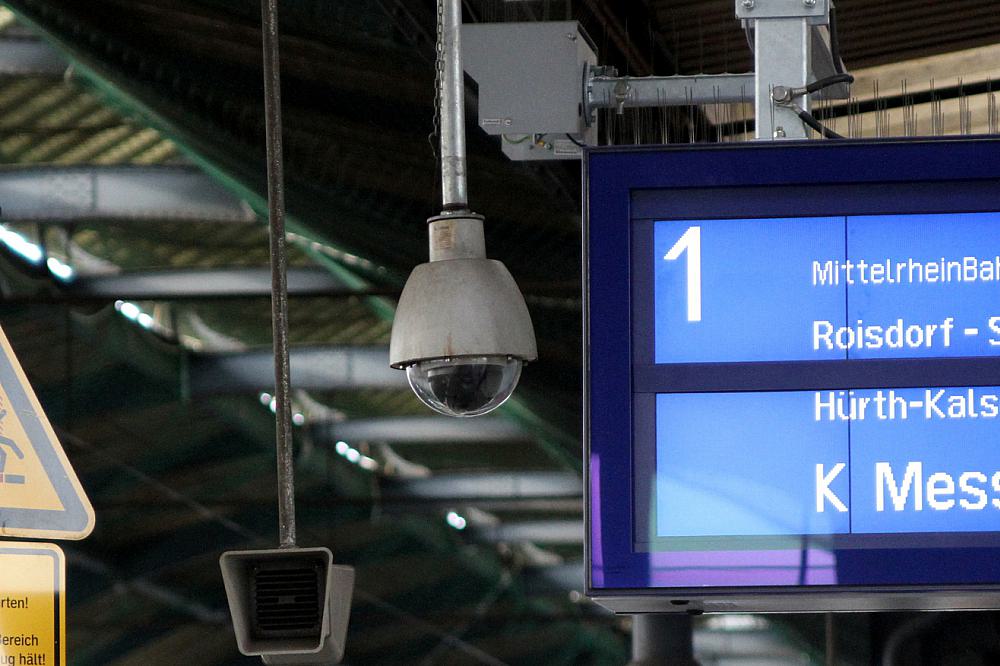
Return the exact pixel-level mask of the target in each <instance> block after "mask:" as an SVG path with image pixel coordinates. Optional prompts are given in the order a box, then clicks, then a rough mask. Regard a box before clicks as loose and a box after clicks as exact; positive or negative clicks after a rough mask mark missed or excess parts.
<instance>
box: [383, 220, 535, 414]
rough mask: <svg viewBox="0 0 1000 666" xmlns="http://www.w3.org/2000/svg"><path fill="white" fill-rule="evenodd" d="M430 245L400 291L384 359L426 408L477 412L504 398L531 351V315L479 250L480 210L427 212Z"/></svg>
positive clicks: (506, 276)
mask: <svg viewBox="0 0 1000 666" xmlns="http://www.w3.org/2000/svg"><path fill="white" fill-rule="evenodd" d="M430 245H431V248H430V255H431V261H429V262H428V263H426V264H421V265H419V266H417V267H416V268H415V269H414V270H413V272H412V273H411V274H410V277H409V279H408V280H407V281H406V286H405V287H404V289H403V293H402V295H401V296H400V299H399V307H398V308H397V310H396V317H395V320H394V321H393V326H392V339H391V342H390V344H389V363H390V365H392V367H394V368H399V369H405V370H406V376H407V379H408V380H409V383H410V386H411V388H412V389H413V391H414V393H416V394H417V397H419V398H420V400H421V401H423V402H424V403H425V404H426V405H427V406H428V407H430V408H431V409H433V410H435V411H438V412H440V413H442V414H447V415H448V416H479V415H481V414H485V413H487V412H489V411H492V410H493V409H496V408H497V407H499V406H500V405H501V404H503V402H504V401H505V400H506V399H507V398H508V397H510V395H511V393H512V392H513V391H514V388H515V387H516V386H517V382H518V379H519V378H520V376H521V368H522V366H523V365H524V363H526V362H528V361H533V360H535V358H537V356H538V353H537V351H536V346H535V334H534V330H533V328H532V325H531V317H530V315H529V314H528V308H527V307H526V306H525V304H524V297H523V296H521V292H520V290H519V289H518V288H517V284H516V283H515V282H514V278H512V277H511V275H510V273H509V272H508V271H507V268H506V267H505V266H504V265H503V264H502V263H500V262H499V261H494V260H491V259H487V258H486V249H485V243H484V241H483V219H482V217H480V216H478V215H475V214H472V213H468V212H463V213H456V214H451V215H448V214H443V215H440V216H438V217H434V218H431V220H430Z"/></svg>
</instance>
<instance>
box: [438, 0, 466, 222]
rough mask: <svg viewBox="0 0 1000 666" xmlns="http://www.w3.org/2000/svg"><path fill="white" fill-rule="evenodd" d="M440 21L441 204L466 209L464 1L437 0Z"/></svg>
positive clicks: (447, 208) (451, 208)
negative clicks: (441, 66) (441, 71)
mask: <svg viewBox="0 0 1000 666" xmlns="http://www.w3.org/2000/svg"><path fill="white" fill-rule="evenodd" d="M438 16H439V20H440V21H441V35H440V39H441V57H442V58H443V60H444V63H443V67H444V72H443V73H442V77H441V90H440V91H439V92H440V96H441V203H442V205H443V210H445V211H449V210H466V209H468V207H469V194H468V191H467V184H466V177H465V70H464V68H463V67H462V0H438Z"/></svg>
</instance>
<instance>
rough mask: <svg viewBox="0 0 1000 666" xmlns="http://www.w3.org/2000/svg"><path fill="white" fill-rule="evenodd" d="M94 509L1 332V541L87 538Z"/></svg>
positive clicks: (91, 525) (91, 526) (92, 526)
mask: <svg viewBox="0 0 1000 666" xmlns="http://www.w3.org/2000/svg"><path fill="white" fill-rule="evenodd" d="M93 529H94V509H93V508H92V507H91V506H90V500H88V499H87V495H86V494H85V493H84V492H83V488H82V487H81V486H80V481H79V480H78V479H77V478H76V474H75V473H74V472H73V468H72V467H70V464H69V461H68V460H67V459H66V454H65V453H64V452H63V449H62V445H60V444H59V440H58V439H56V435H55V433H54V432H53V431H52V426H51V425H49V420H48V419H47V418H46V417H45V412H43V411H42V406H41V405H40V404H38V399H37V398H36V397H35V392H34V391H32V390H31V386H30V385H29V384H28V379H27V377H25V376H24V371H23V370H22V369H21V365H20V363H18V362H17V358H15V357H14V350H13V349H11V346H10V343H9V342H8V341H7V336H6V335H4V333H3V330H2V329H0V537H28V538H43V539H83V538H84V537H86V536H87V535H88V534H90V532H91V531H92V530H93Z"/></svg>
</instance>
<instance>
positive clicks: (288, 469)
mask: <svg viewBox="0 0 1000 666" xmlns="http://www.w3.org/2000/svg"><path fill="white" fill-rule="evenodd" d="M261 28H262V31H263V33H264V118H265V126H266V132H267V205H268V221H269V225H268V229H269V231H270V238H271V329H272V335H273V336H274V401H275V410H274V413H275V424H276V426H277V441H276V447H277V454H278V534H279V542H280V545H281V547H282V548H294V547H295V467H294V465H295V459H294V455H293V451H292V407H291V404H290V401H289V393H290V386H291V379H290V374H291V373H290V370H289V363H288V276H287V273H288V270H287V266H288V260H287V258H286V255H285V184H284V168H283V163H282V149H281V67H280V63H281V57H280V53H279V49H278V0H262V2H261Z"/></svg>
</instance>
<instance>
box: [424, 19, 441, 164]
mask: <svg viewBox="0 0 1000 666" xmlns="http://www.w3.org/2000/svg"><path fill="white" fill-rule="evenodd" d="M434 52H435V57H434V117H433V118H432V119H431V125H432V127H433V129H432V130H431V133H430V134H428V135H427V142H428V143H430V144H431V155H433V156H434V161H435V162H437V161H438V153H437V149H438V141H439V134H440V132H441V125H440V123H441V86H442V81H443V79H444V2H443V0H438V1H437V42H436V44H435V45H434Z"/></svg>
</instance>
